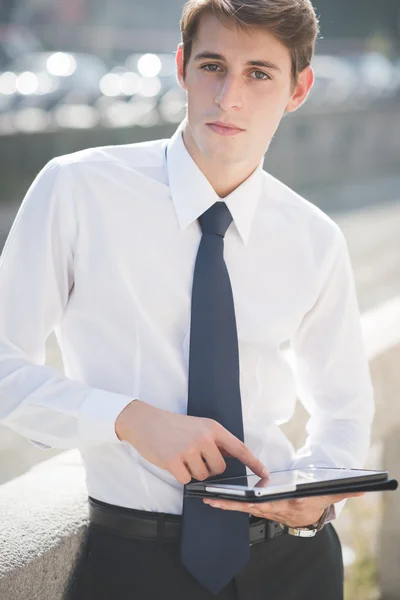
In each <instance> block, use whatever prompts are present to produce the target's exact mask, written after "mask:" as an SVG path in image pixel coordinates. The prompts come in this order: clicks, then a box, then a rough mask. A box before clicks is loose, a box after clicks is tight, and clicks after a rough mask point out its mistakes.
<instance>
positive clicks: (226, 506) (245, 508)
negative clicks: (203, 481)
mask: <svg viewBox="0 0 400 600" xmlns="http://www.w3.org/2000/svg"><path fill="white" fill-rule="evenodd" d="M203 502H204V504H208V505H209V506H212V507H213V508H221V509H222V510H238V511H240V512H249V509H250V508H252V507H254V504H251V503H248V502H235V501H233V500H220V499H218V500H213V499H211V498H204V499H203Z"/></svg>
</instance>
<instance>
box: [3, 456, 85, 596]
mask: <svg viewBox="0 0 400 600" xmlns="http://www.w3.org/2000/svg"><path fill="white" fill-rule="evenodd" d="M87 513H88V508H87V491H86V484H85V473H84V469H83V466H82V463H81V459H80V455H79V452H78V450H71V451H68V452H64V453H63V454H60V455H58V456H56V457H53V458H51V459H49V460H47V461H45V462H42V463H39V464H38V465H35V466H34V467H33V468H32V469H31V470H30V471H29V472H28V473H26V474H24V475H22V476H21V477H17V478H16V479H13V480H12V481H9V482H7V483H5V484H4V485H2V486H1V488H0V514H1V521H2V523H1V534H0V557H1V560H0V598H1V599H2V600H61V598H62V594H63V592H64V590H65V587H66V583H67V580H68V577H69V575H70V573H71V570H72V568H73V565H74V561H75V557H76V556H77V554H78V551H79V548H80V546H81V541H82V539H83V535H84V533H85V531H86V526H87Z"/></svg>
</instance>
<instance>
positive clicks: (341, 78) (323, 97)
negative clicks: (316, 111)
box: [305, 54, 356, 109]
mask: <svg viewBox="0 0 400 600" xmlns="http://www.w3.org/2000/svg"><path fill="white" fill-rule="evenodd" d="M311 66H312V67H313V69H314V73H315V82H314V85H313V87H312V88H311V91H310V93H309V97H308V99H307V103H306V105H305V106H307V105H308V106H307V108H308V109H312V108H314V107H315V106H320V107H322V108H326V109H331V108H332V106H336V107H337V106H340V105H341V104H345V103H349V102H351V101H352V97H353V95H354V92H355V88H356V78H355V76H354V69H353V68H352V67H350V66H349V65H348V64H346V62H345V61H343V60H342V59H341V58H339V57H337V56H330V55H323V54H317V55H315V56H314V58H313V61H312V63H311Z"/></svg>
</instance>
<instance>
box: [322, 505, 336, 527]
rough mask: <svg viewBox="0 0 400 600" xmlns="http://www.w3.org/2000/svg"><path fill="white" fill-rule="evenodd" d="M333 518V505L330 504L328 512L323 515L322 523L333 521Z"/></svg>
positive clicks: (334, 512) (334, 513) (334, 515)
mask: <svg viewBox="0 0 400 600" xmlns="http://www.w3.org/2000/svg"><path fill="white" fill-rule="evenodd" d="M335 519H336V509H335V505H334V504H331V505H330V506H329V509H328V512H327V513H326V515H325V519H324V525H326V524H327V523H330V522H331V521H334V520H335Z"/></svg>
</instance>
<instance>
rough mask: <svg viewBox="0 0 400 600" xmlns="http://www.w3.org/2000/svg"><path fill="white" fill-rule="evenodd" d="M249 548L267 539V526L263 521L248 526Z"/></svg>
mask: <svg viewBox="0 0 400 600" xmlns="http://www.w3.org/2000/svg"><path fill="white" fill-rule="evenodd" d="M249 533H250V546H253V545H254V544H257V543H259V542H263V541H264V540H265V539H267V537H268V524H267V521H266V520H265V519H264V520H262V521H261V522H260V523H253V524H252V525H250V532H249Z"/></svg>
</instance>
